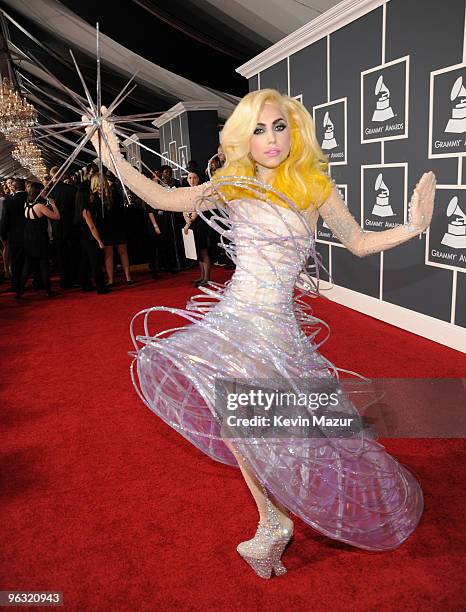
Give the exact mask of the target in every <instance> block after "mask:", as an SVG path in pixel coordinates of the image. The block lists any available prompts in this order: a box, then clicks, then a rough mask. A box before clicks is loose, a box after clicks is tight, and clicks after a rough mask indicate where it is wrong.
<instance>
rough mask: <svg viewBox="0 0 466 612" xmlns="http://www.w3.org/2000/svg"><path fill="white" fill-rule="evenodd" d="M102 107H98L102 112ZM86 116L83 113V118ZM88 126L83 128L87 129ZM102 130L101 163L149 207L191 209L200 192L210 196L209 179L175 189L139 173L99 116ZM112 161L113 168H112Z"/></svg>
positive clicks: (94, 141) (204, 206) (94, 140)
mask: <svg viewBox="0 0 466 612" xmlns="http://www.w3.org/2000/svg"><path fill="white" fill-rule="evenodd" d="M105 111H106V109H104V108H102V112H103V114H104V115H105ZM85 119H86V117H83V120H85ZM89 130H90V128H86V131H89ZM102 130H103V132H104V134H105V138H101V140H100V155H101V158H102V163H103V164H104V165H105V166H106V167H107V168H108V169H109V170H110V171H111V172H113V173H114V174H115V175H116V176H118V175H119V176H120V177H121V179H122V181H123V183H124V184H125V185H126V186H127V187H128V188H129V189H130V190H131V191H132V192H133V193H135V194H136V195H137V196H139V197H140V198H141V200H143V201H144V202H146V203H147V204H149V205H150V206H152V208H156V209H162V210H171V211H180V212H183V211H192V210H194V206H195V204H196V201H197V200H198V199H199V198H200V196H201V195H209V196H212V193H211V191H212V190H211V189H210V183H204V184H203V185H198V186H196V187H180V188H178V189H165V188H164V187H162V186H161V185H159V184H158V183H156V182H155V181H152V180H151V179H149V178H147V177H146V176H144V175H143V174H141V173H140V172H139V171H138V170H136V168H133V166H132V165H131V164H130V163H128V162H127V161H126V160H125V159H124V158H123V156H122V155H121V153H120V149H119V146H118V140H117V138H116V136H115V134H114V132H113V131H112V129H111V127H110V124H109V123H108V122H107V121H106V120H105V119H103V120H102ZM91 141H92V144H93V145H94V148H95V150H96V151H97V154H99V138H98V135H97V132H96V133H95V134H94V136H93V137H92V139H91ZM115 165H116V168H115ZM198 205H199V207H200V208H201V209H202V210H204V209H207V208H209V206H208V205H207V203H205V204H202V203H201V202H199V204H198Z"/></svg>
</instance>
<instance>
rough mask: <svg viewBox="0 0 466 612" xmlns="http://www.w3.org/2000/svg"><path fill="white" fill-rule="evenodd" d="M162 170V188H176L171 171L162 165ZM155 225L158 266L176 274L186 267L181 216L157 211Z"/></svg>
mask: <svg viewBox="0 0 466 612" xmlns="http://www.w3.org/2000/svg"><path fill="white" fill-rule="evenodd" d="M161 170H162V186H163V187H167V188H168V187H169V188H177V187H179V186H180V183H179V181H178V180H177V179H175V178H173V170H172V169H171V167H170V166H168V165H166V164H165V165H164V166H162V168H161ZM157 224H158V225H159V228H160V241H159V242H160V265H161V269H164V268H165V269H167V270H168V271H170V272H171V273H172V274H177V273H178V272H180V270H181V269H183V268H185V267H186V263H187V262H186V257H185V253H184V245H183V236H182V230H183V227H184V218H183V214H182V213H180V212H170V211H158V214H157Z"/></svg>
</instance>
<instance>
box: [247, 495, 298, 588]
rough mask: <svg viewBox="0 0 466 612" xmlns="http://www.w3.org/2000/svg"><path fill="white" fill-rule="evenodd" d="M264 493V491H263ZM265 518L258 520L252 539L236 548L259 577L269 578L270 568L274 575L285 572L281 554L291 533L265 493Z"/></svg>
mask: <svg viewBox="0 0 466 612" xmlns="http://www.w3.org/2000/svg"><path fill="white" fill-rule="evenodd" d="M264 493H265V494H266V491H264ZM266 504H267V519H266V521H265V522H260V521H259V526H258V528H257V531H256V535H255V536H254V537H253V538H252V540H247V541H246V542H241V544H238V546H237V548H236V550H237V551H238V552H239V554H240V555H241V556H242V557H243V559H244V560H245V561H246V563H248V564H249V565H250V566H251V567H252V569H253V570H254V571H255V572H256V574H257V575H258V576H260V577H261V578H270V577H271V576H272V570H273V571H274V572H275V575H276V576H280V575H281V574H285V573H286V571H287V570H286V567H285V566H284V565H283V563H282V561H281V556H282V554H283V551H284V550H285V547H286V545H287V544H288V542H289V541H290V539H291V537H292V535H293V523H292V524H291V527H284V526H283V525H282V524H281V523H280V520H279V516H278V513H277V510H276V508H275V506H274V505H273V504H272V502H271V501H270V499H269V497H268V496H267V494H266Z"/></svg>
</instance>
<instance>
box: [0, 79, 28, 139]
mask: <svg viewBox="0 0 466 612" xmlns="http://www.w3.org/2000/svg"><path fill="white" fill-rule="evenodd" d="M35 125H37V111H36V109H35V108H34V106H33V105H32V104H30V103H29V102H28V101H27V100H25V99H24V98H23V97H22V96H21V94H20V93H18V91H16V90H13V89H12V88H11V86H10V85H9V84H8V81H7V80H6V79H4V80H3V82H2V83H1V85H0V131H1V132H2V133H3V134H4V135H5V136H7V135H9V134H10V133H12V132H15V131H17V130H18V129H25V128H32V127H33V126H35Z"/></svg>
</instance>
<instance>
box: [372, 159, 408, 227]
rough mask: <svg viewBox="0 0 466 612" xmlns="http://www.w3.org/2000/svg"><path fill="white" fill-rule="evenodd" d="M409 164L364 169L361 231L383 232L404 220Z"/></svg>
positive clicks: (374, 166)
mask: <svg viewBox="0 0 466 612" xmlns="http://www.w3.org/2000/svg"><path fill="white" fill-rule="evenodd" d="M406 193H407V164H406V163H399V164H384V165H380V164H375V165H369V166H361V219H362V220H363V222H362V228H363V229H365V230H369V231H383V230H386V229H391V228H393V227H396V226H397V225H401V224H402V223H403V222H404V220H405V207H406Z"/></svg>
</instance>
